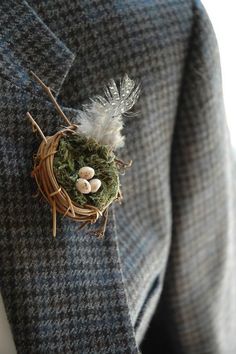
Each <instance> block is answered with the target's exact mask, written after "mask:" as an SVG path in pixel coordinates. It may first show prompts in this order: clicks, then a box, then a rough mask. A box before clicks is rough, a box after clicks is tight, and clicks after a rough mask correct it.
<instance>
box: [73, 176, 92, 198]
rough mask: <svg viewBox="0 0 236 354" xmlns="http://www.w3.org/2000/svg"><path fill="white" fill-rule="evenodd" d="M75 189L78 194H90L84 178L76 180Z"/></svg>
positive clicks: (87, 183) (88, 185)
mask: <svg viewBox="0 0 236 354" xmlns="http://www.w3.org/2000/svg"><path fill="white" fill-rule="evenodd" d="M76 188H77V189H78V191H79V192H80V193H83V194H88V193H90V192H91V185H90V183H89V182H88V181H87V180H86V179H84V178H78V179H77V181H76Z"/></svg>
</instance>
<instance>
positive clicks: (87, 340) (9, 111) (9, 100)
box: [0, 0, 236, 354]
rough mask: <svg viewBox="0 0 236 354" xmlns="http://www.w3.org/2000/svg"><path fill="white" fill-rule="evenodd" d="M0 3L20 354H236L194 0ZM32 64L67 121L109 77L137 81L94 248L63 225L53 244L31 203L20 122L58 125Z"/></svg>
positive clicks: (222, 201) (224, 156)
mask: <svg viewBox="0 0 236 354" xmlns="http://www.w3.org/2000/svg"><path fill="white" fill-rule="evenodd" d="M0 7H1V12H0V30H1V39H0V43H1V46H0V51H1V57H0V81H1V85H0V90H1V98H0V106H1V107H0V108H1V109H0V115H1V119H0V128H1V132H2V133H1V136H0V163H1V187H0V188H1V196H2V197H1V199H0V224H1V237H0V265H1V266H0V281H1V293H2V296H3V300H4V304H5V308H6V312H7V315H8V319H9V322H10V325H11V329H12V333H13V336H14V341H15V345H16V348H17V352H18V353H20V354H28V353H30V354H32V353H36V354H37V353H39V354H44V353H50V354H51V353H53V354H54V353H59V354H62V353H73V354H75V353H82V354H86V353H93V354H97V353H119V354H120V353H138V352H139V351H140V348H141V351H142V353H143V354H146V353H148V354H150V353H152V352H153V353H157V352H161V353H163V354H164V353H168V354H171V353H174V354H182V353H184V354H185V353H186V354H207V353H212V354H213V353H214V354H218V353H220V354H231V353H235V351H236V339H235V335H234V333H235V330H236V328H235V326H236V320H235V315H236V300H235V299H236V296H235V295H236V294H235V289H236V284H235V276H234V274H235V259H236V257H235V256H236V254H235V240H234V239H235V237H234V235H235V224H234V218H235V194H234V193H235V189H234V188H235V185H234V174H233V173H234V170H233V168H234V165H233V156H232V151H231V146H230V142H229V136H228V130H227V126H226V123H225V117H224V105H223V101H222V91H221V73H220V63H219V57H218V48H217V43H216V40H215V35H214V32H213V30H212V27H211V24H210V21H209V19H208V17H207V14H206V12H205V10H204V8H203V7H202V4H201V3H200V2H199V1H198V0H195V1H190V0H189V1H188V0H178V1H173V0H167V1H166V0H165V1H162V0H158V1H156V0H155V1H154V0H150V1H142V0H141V1H140V0H122V1H118V0H116V1H104V0H92V1H86V0H82V1H78V0H72V1H70V2H65V1H62V0H49V1H40V2H38V1H36V0H30V1H28V2H25V1H22V2H16V1H13V0H10V1H3V2H2V3H1V4H0ZM29 70H33V71H35V72H36V73H37V74H38V75H39V76H40V78H41V79H42V80H43V81H44V82H46V83H47V84H48V85H49V86H50V87H52V89H53V90H54V93H55V95H56V96H57V98H58V100H59V103H61V104H62V105H63V108H64V111H65V113H66V114H67V115H68V116H69V117H70V119H71V120H73V119H75V117H76V111H77V109H78V108H80V107H81V104H82V103H84V102H85V101H86V100H87V99H88V98H89V97H91V96H93V95H94V94H101V93H102V90H103V86H104V84H106V83H107V81H108V80H109V79H110V78H114V79H115V80H118V79H119V78H120V77H122V76H123V74H124V73H127V74H128V75H129V76H130V77H131V78H132V79H136V80H137V81H140V83H141V96H140V99H139V101H138V103H137V104H136V105H135V110H136V111H137V112H138V114H137V116H135V117H132V118H131V117H127V119H126V123H125V127H124V130H123V133H124V135H125V136H126V146H125V148H123V149H121V150H120V151H119V152H118V155H119V157H121V158H122V159H124V160H129V159H132V160H133V165H132V168H131V169H129V170H127V172H126V174H125V175H124V176H121V184H122V192H123V194H124V200H123V203H122V204H121V205H113V206H112V208H111V209H110V213H109V219H108V226H107V230H106V234H105V238H104V240H103V241H100V240H97V239H95V238H93V237H91V236H90V235H89V231H90V228H91V227H90V228H84V229H82V230H80V231H78V224H76V223H75V222H73V221H71V220H69V219H66V218H65V219H62V218H61V217H58V232H57V238H56V240H55V241H54V240H52V237H51V214H50V208H49V207H48V205H47V204H46V203H45V202H44V201H43V200H42V199H40V198H33V197H32V195H33V194H34V193H35V184H34V182H33V180H32V179H31V178H30V171H31V168H32V155H33V153H35V152H36V151H37V147H38V145H39V143H40V137H39V136H36V135H35V134H33V133H32V130H31V126H30V124H29V122H27V120H26V118H25V114H26V112H27V110H28V111H30V112H31V113H32V115H33V117H34V118H35V119H36V121H37V122H38V123H39V125H40V127H41V128H42V130H43V132H44V133H45V134H46V135H50V134H53V133H54V132H55V131H56V130H57V129H58V128H59V127H60V126H62V125H63V122H61V120H60V118H59V117H58V115H57V113H56V112H55V109H54V107H53V106H52V104H51V103H50V102H49V101H48V97H46V95H45V94H44V93H43V92H42V90H41V89H40V88H39V87H38V85H36V84H35V82H33V81H32V79H31V77H30V75H29ZM148 328H149V329H148ZM145 338H146V341H145ZM141 343H142V346H141V347H140V345H141ZM3 354H5V353H3Z"/></svg>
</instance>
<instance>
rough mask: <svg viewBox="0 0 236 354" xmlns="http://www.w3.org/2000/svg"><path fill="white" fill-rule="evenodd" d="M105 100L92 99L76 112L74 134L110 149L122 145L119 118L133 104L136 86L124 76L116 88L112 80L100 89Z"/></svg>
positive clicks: (121, 119) (136, 95) (135, 96)
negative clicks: (83, 136)
mask: <svg viewBox="0 0 236 354" xmlns="http://www.w3.org/2000/svg"><path fill="white" fill-rule="evenodd" d="M104 91H105V97H102V96H95V97H93V98H92V99H90V100H91V103H90V104H84V105H83V110H82V111H79V112H78V116H77V117H76V119H77V122H76V123H77V124H79V128H78V131H79V132H81V133H83V134H85V135H86V136H89V137H92V138H94V139H96V140H97V141H98V142H99V143H100V144H106V145H110V146H111V148H112V150H116V149H118V148H120V147H122V146H124V140H125V138H124V136H122V135H121V130H122V128H123V115H124V114H126V113H127V112H128V111H129V110H130V109H131V108H132V107H133V105H134V104H135V102H136V101H137V99H138V97H139V93H140V85H137V86H136V85H135V82H134V81H133V80H131V79H130V78H129V77H128V75H127V74H125V76H124V78H123V80H122V81H121V83H120V86H119V89H118V87H117V85H116V83H115V81H114V80H113V79H112V80H110V81H109V83H108V85H107V86H106V87H105V88H104Z"/></svg>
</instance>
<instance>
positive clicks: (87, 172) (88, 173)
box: [79, 166, 95, 180]
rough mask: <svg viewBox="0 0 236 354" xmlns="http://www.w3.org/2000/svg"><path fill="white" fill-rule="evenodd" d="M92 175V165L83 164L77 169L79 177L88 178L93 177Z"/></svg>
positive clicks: (93, 173)
mask: <svg viewBox="0 0 236 354" xmlns="http://www.w3.org/2000/svg"><path fill="white" fill-rule="evenodd" d="M94 175H95V171H94V169H93V168H92V167H89V166H84V167H81V168H80V170H79V176H80V178H84V179H87V180H88V179H91V178H93V176H94Z"/></svg>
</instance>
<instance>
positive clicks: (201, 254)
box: [157, 1, 236, 354]
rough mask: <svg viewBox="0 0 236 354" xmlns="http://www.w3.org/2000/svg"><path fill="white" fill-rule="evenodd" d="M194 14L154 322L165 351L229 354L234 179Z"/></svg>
mask: <svg viewBox="0 0 236 354" xmlns="http://www.w3.org/2000/svg"><path fill="white" fill-rule="evenodd" d="M193 11H194V17H193V18H194V20H193V26H192V34H191V38H190V41H189V50H188V56H187V59H186V64H185V70H184V75H183V82H182V89H181V94H180V97H179V105H178V113H177V116H176V122H175V129H174V136H173V145H172V156H171V191H172V217H173V224H172V225H173V228H172V244H171V249H170V253H169V262H168V267H167V271H166V276H165V286H164V290H163V294H162V299H161V303H160V309H159V310H158V314H157V317H158V319H157V322H158V323H159V325H160V328H161V330H162V331H163V332H164V337H165V338H168V343H171V349H169V350H168V353H170V352H171V353H176V354H181V353H184V354H195V353H198V354H204V353H212V354H218V353H221V354H229V353H236V336H235V333H236V276H235V274H236V265H235V262H236V247H235V236H236V233H235V225H234V220H235V217H236V209H235V178H236V175H234V173H235V172H234V171H233V170H234V169H235V166H234V159H233V152H232V147H231V145H230V138H229V132H228V127H227V124H226V119H225V113H224V103H223V94H222V82H221V69H220V60H219V53H218V45H217V41H216V38H215V33H214V31H213V29H212V25H211V22H210V20H209V18H208V15H207V13H206V11H205V9H204V8H203V6H202V4H201V3H200V2H199V1H195V2H194V8H193ZM164 337H163V338H164ZM163 353H164V351H163Z"/></svg>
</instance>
